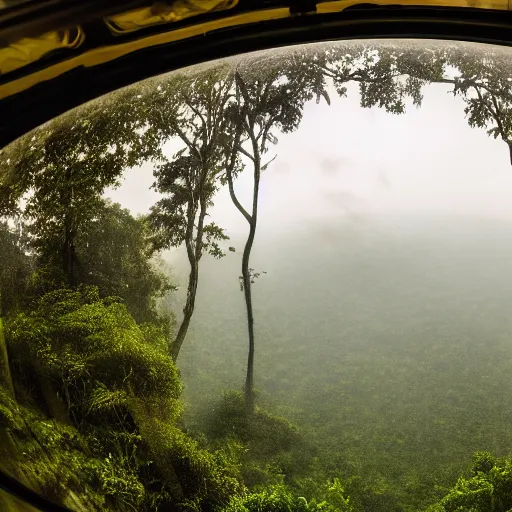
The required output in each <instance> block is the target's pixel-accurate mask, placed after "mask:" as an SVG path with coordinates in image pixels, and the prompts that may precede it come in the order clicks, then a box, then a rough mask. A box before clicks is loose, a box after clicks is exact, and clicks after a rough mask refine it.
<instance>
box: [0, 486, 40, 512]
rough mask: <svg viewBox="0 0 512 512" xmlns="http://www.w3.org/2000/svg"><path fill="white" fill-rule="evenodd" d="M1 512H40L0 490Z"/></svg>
mask: <svg viewBox="0 0 512 512" xmlns="http://www.w3.org/2000/svg"><path fill="white" fill-rule="evenodd" d="M0 510H2V512H38V511H37V509H35V508H34V507H31V506H30V505H27V504H26V503H24V502H23V501H21V500H20V499H18V498H15V497H14V496H11V495H10V494H7V493H6V492H5V491H3V490H2V489H0Z"/></svg>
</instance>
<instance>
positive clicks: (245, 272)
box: [242, 222, 256, 411]
mask: <svg viewBox="0 0 512 512" xmlns="http://www.w3.org/2000/svg"><path fill="white" fill-rule="evenodd" d="M255 234H256V223H255V222H251V225H250V228H249V236H248V237H247V242H246V243H245V248H244V254H243V257H242V281H243V284H244V296H245V306H246V309H247V331H248V333H249V353H248V356H247V373H246V376H245V406H246V407H247V409H248V410H250V411H253V410H254V314H253V310H252V290H251V275H250V272H249V258H250V256H251V249H252V244H253V242H254V235H255Z"/></svg>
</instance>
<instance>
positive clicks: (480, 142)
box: [0, 41, 512, 512]
mask: <svg viewBox="0 0 512 512" xmlns="http://www.w3.org/2000/svg"><path fill="white" fill-rule="evenodd" d="M509 59H510V50H507V49H500V48H496V47H490V46H478V45H472V44H455V43H445V42H435V41H419V42H418V41H416V42H411V41H401V42H398V41H387V42H374V41H365V42H349V43H333V44H326V45H310V46H306V47H296V48H293V49H286V50H279V51H277V50H276V51H271V52H262V53H258V54H254V55H251V56H241V57H238V58H235V59H230V60H225V61H218V62H216V63H212V64H208V65H202V66H199V67H196V68H191V69H187V70H184V71H182V72H178V73H173V74H170V75H167V76H163V77H159V78H158V79H154V80H149V81H146V82H143V83H140V84H137V85H136V86H133V87H131V88H128V89H125V90H122V91H119V92H118V93H115V94H112V95H110V96H108V97H105V98H101V99H100V100H98V101H95V102H93V103H90V104H87V105H84V106H83V107H81V108H80V109H77V110H75V111H72V112H70V113H68V114H66V115H64V116H62V117H61V118H58V119H56V120H54V121H52V122H50V123H48V124H46V125H44V126H42V127H40V128H38V129H37V130H34V131H33V132H31V133H29V134H27V135H26V136H25V137H23V138H21V139H19V140H18V141H16V142H15V143H13V144H12V145H11V146H9V147H7V148H5V149H4V150H3V151H2V154H1V158H0V166H1V167H0V213H1V215H2V224H1V226H0V245H1V249H0V258H1V265H0V290H1V299H2V300H1V308H2V309H1V321H2V323H1V324H0V436H1V437H0V439H1V441H2V442H1V443H0V450H1V451H2V453H1V457H0V461H1V462H0V464H1V467H2V469H3V470H5V471H8V472H9V473H10V474H12V475H14V476H16V477H17V478H19V479H20V480H21V481H22V482H23V483H25V484H26V485H29V486H30V487H32V488H33V489H34V490H36V491H38V492H40V493H42V494H44V495H45V496H47V497H48V498H50V499H52V500H54V501H56V502H58V503H62V504H64V505H66V506H68V507H70V508H72V509H74V510H121V511H124V510H126V511H128V510H129V511H132V510H141V511H145V510H147V511H153V510H161V511H164V510H165V511H167V510H180V511H181V510H183V511H223V512H233V511H241V512H244V511H250V512H252V511H281V510H293V511H295V510H297V511H330V512H334V511H351V512H360V511H364V512H366V511H368V512H370V511H371V512H379V511H386V512H388V511H396V512H398V511H407V512H409V511H418V510H424V511H427V510H428V511H430V512H434V511H435V512H441V511H455V510H474V511H481V512H484V511H485V512H487V511H489V510H500V511H501V510H503V511H506V510H509V509H510V508H511V507H512V469H511V467H512V459H511V458H510V457H511V454H510V446H511V442H512V429H511V425H512V416H511V414H510V413H509V411H511V410H512V381H511V379H510V377H509V376H510V371H511V369H512V366H511V362H510V357H509V352H510V343H511V338H510V337H511V332H512V317H511V315H510V314H509V308H508V304H509V303H510V300H511V299H512V287H511V286H510V282H509V276H512V236H511V235H510V233H511V232H512V231H511V227H512V201H511V200H510V198H511V196H512V167H511V158H510V151H509V148H510V147H511V145H512V110H511V108H512V88H511V83H512V68H511V66H510V63H509ZM493 507H494V508H493Z"/></svg>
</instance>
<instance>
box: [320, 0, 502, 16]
mask: <svg viewBox="0 0 512 512" xmlns="http://www.w3.org/2000/svg"><path fill="white" fill-rule="evenodd" d="M510 1H512V0H510ZM360 3H362V1H361V0H335V1H332V2H329V1H327V2H320V3H318V4H317V6H316V11H317V13H319V14H327V13H334V12H340V11H343V9H346V8H347V7H350V6H352V5H357V4H360ZM368 3H372V4H374V5H404V6H408V5H409V6H416V7H422V6H426V7H427V6H428V7H473V8H477V9H495V10H498V11H508V10H509V8H510V6H509V0H370V2H368Z"/></svg>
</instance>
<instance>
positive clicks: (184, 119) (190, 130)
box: [149, 66, 233, 361]
mask: <svg viewBox="0 0 512 512" xmlns="http://www.w3.org/2000/svg"><path fill="white" fill-rule="evenodd" d="M232 81H233V79H232V75H231V73H230V71H229V69H228V68H226V67H224V66H220V67H217V68H214V69H213V70H210V71H208V72H206V73H204V72H203V73H198V74H195V75H192V76H189V75H182V76H179V77H174V79H173V80H171V81H169V82H167V83H164V84H161V85H159V86H158V88H157V90H156V94H155V96H156V97H155V99H153V100H152V101H151V104H152V106H151V108H153V109H156V111H158V112H159V114H160V115H159V116H158V117H157V119H156V122H152V123H151V127H150V129H149V130H150V132H155V133H156V135H155V137H157V138H159V139H160V140H162V141H163V142H164V143H165V142H168V141H169V140H172V139H177V140H178V141H179V142H180V143H181V146H182V147H181V149H179V150H178V151H177V152H176V153H175V155H174V156H173V158H172V159H170V160H167V161H164V162H163V163H162V164H161V165H160V166H158V167H157V168H156V169H155V172H154V174H155V178H156V181H155V183H154V187H155V189H156V190H158V192H160V193H161V194H163V195H164V198H163V199H161V200H159V201H158V202H157V203H156V204H155V205H154V206H153V208H152V210H151V214H150V220H151V222H152V224H153V226H154V228H155V232H156V235H155V238H154V244H155V249H163V248H169V247H177V246H179V245H181V244H183V243H184V244H185V247H186V251H187V258H188V262H189V265H190V271H189V276H188V286H187V297H186V301H185V305H184V307H183V318H182V320H181V323H180V326H179V328H178V331H177V334H176V337H175V339H174V340H173V343H172V345H171V349H170V350H171V355H172V357H173V359H174V360H175V361H176V360H177V358H178V355H179V353H180V350H181V347H182V345H183V342H184V340H185V337H186V335H187V332H188V329H189V326H190V321H191V319H192V315H193V313H194V309H195V300H196V294H197V287H198V283H199V262H200V260H201V257H202V255H203V254H204V253H205V252H208V253H209V254H211V255H213V256H214V257H217V258H220V257H222V256H224V253H223V251H222V250H221V248H220V246H219V243H218V242H219V241H221V240H226V239H227V238H228V237H227V236H226V235H225V234H224V231H223V230H222V229H221V228H220V227H219V226H217V225H216V224H215V223H213V222H210V223H207V222H206V217H207V215H208V209H209V208H210V206H211V205H212V199H213V196H214V195H215V193H216V192H217V189H218V186H219V183H220V182H219V176H220V173H221V171H222V168H221V161H222V154H223V153H222V147H223V146H222V140H223V137H224V134H225V131H226V130H227V127H228V123H229V119H228V118H227V116H226V108H227V107H228V105H229V103H230V101H231V100H232Z"/></svg>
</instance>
